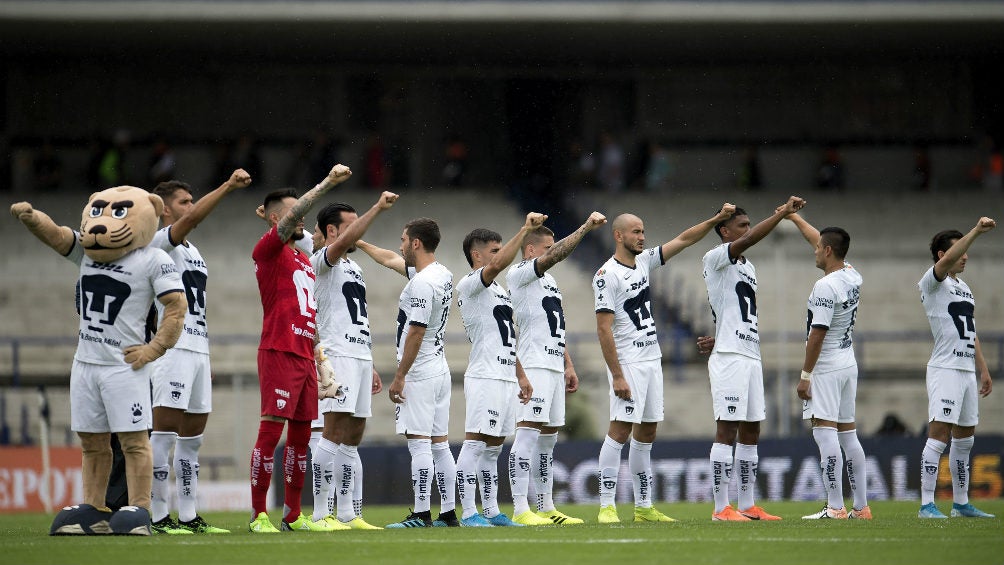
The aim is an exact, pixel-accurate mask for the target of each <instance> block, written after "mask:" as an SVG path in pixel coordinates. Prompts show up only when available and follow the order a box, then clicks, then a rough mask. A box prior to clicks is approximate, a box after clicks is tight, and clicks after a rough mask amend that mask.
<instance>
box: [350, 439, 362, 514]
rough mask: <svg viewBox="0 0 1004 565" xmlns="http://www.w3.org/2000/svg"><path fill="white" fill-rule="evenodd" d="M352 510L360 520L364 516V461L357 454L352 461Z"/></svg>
mask: <svg viewBox="0 0 1004 565" xmlns="http://www.w3.org/2000/svg"><path fill="white" fill-rule="evenodd" d="M352 479H353V481H352V510H353V512H355V514H356V516H359V517H360V518H361V517H362V515H363V459H362V457H359V452H358V451H357V452H356V458H355V460H354V461H352Z"/></svg>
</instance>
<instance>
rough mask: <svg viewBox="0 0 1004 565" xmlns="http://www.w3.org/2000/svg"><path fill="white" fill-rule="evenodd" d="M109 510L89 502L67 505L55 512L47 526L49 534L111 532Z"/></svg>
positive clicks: (84, 534) (76, 534) (72, 534)
mask: <svg viewBox="0 0 1004 565" xmlns="http://www.w3.org/2000/svg"><path fill="white" fill-rule="evenodd" d="M111 518H112V512H111V510H108V509H107V508H104V509H98V508H95V507H93V506H91V505H90V504H75V505H73V506H67V507H66V508H63V509H62V510H60V511H59V514H56V518H55V519H54V520H53V521H52V527H50V528H49V535H50V536H94V535H107V534H111V533H112V527H111V525H110V524H109V521H110V520H111Z"/></svg>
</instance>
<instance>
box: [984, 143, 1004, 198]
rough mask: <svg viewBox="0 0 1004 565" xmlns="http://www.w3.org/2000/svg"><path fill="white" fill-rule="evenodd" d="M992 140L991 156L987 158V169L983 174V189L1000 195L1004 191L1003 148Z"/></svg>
mask: <svg viewBox="0 0 1004 565" xmlns="http://www.w3.org/2000/svg"><path fill="white" fill-rule="evenodd" d="M987 137H988V138H989V140H990V156H989V157H988V158H987V169H986V171H985V172H984V173H983V187H984V188H985V189H987V190H989V191H992V192H997V193H1000V192H1001V191H1002V190H1004V154H1002V153H1001V146H1000V145H999V144H997V143H996V142H994V140H993V138H991V137H989V136H987Z"/></svg>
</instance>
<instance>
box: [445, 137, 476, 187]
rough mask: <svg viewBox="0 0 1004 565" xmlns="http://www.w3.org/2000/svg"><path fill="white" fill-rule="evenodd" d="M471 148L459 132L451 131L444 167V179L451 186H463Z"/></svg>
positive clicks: (447, 142)
mask: <svg viewBox="0 0 1004 565" xmlns="http://www.w3.org/2000/svg"><path fill="white" fill-rule="evenodd" d="M469 153H470V148H469V147H468V146H467V144H466V143H465V142H464V140H463V138H462V137H460V135H459V134H457V133H451V134H450V137H449V138H448V139H447V140H446V151H445V154H446V166H445V167H443V181H444V182H446V184H447V185H449V186H463V184H464V174H465V173H466V172H467V157H468V154H469Z"/></svg>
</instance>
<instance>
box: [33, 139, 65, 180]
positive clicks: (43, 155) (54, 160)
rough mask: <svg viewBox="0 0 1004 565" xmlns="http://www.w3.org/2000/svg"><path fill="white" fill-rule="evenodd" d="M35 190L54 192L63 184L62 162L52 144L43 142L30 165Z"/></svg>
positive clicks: (46, 141)
mask: <svg viewBox="0 0 1004 565" xmlns="http://www.w3.org/2000/svg"><path fill="white" fill-rule="evenodd" d="M32 172H33V174H34V182H33V184H34V188H35V190H43V191H44V190H54V189H57V188H59V185H60V184H61V183H62V182H63V162H62V161H60V159H59V157H58V156H57V155H56V149H55V148H54V147H53V146H52V142H51V141H49V140H45V142H44V143H43V144H42V147H41V148H39V150H38V153H37V154H36V155H35V159H34V162H33V163H32Z"/></svg>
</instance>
